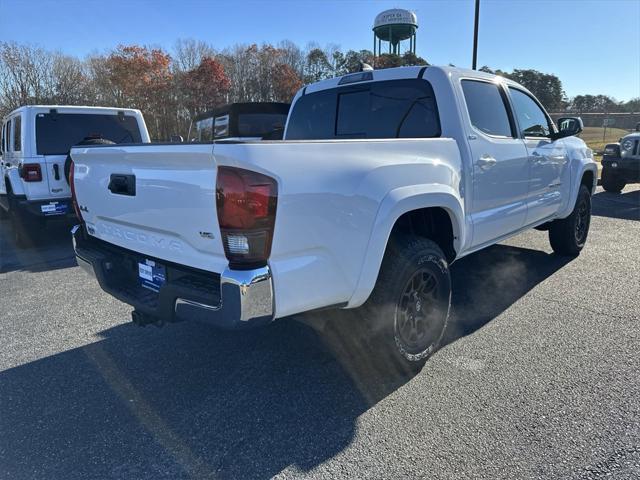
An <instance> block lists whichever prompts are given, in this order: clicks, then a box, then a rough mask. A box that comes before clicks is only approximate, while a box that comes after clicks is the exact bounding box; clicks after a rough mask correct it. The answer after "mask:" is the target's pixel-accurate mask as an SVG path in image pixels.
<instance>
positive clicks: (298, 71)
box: [0, 39, 640, 140]
mask: <svg viewBox="0 0 640 480" xmlns="http://www.w3.org/2000/svg"><path fill="white" fill-rule="evenodd" d="M363 63H367V64H370V65H373V66H375V68H376V69H380V68H391V67H398V66H406V65H428V62H427V61H426V60H425V59H423V58H420V57H418V56H416V55H414V54H411V53H407V54H405V55H402V56H399V55H393V54H383V55H381V56H379V57H378V58H376V59H375V61H374V58H373V53H372V52H371V51H369V50H359V51H355V50H348V51H342V50H340V48H338V47H337V46H335V45H329V46H326V47H320V46H319V45H317V44H309V45H307V46H306V47H305V48H301V47H299V46H298V45H296V44H294V43H293V42H290V41H287V40H285V41H282V42H280V43H278V44H277V45H271V44H263V45H255V44H252V45H235V46H233V47H228V48H225V49H222V50H217V49H216V48H214V47H213V46H211V45H209V44H208V43H206V42H203V41H199V40H193V39H186V40H184V39H183V40H178V41H177V42H176V43H175V45H174V46H173V48H172V49H171V51H166V50H163V49H162V48H157V47H149V46H140V45H119V46H117V47H115V48H113V49H111V50H108V51H106V52H103V53H96V54H92V55H88V56H86V57H85V58H77V57H74V56H71V55H66V54H64V53H62V52H57V51H49V50H46V49H44V48H42V47H39V46H33V45H23V44H17V43H14V42H0V116H3V115H5V114H7V113H8V112H9V111H11V110H13V109H14V108H17V107H19V106H22V105H29V104H59V105H64V104H67V105H104V106H115V107H121V108H138V109H140V110H141V111H142V112H143V114H144V116H145V119H146V122H147V126H148V128H149V131H150V134H151V137H152V138H153V139H154V140H166V139H168V138H169V137H170V136H171V135H172V134H181V135H183V136H184V135H186V133H187V131H188V128H189V124H190V122H191V119H192V118H193V117H194V116H195V115H198V114H200V113H202V112H205V111H207V110H211V109H212V108H215V107H216V106H219V105H221V104H224V103H230V102H261V101H267V102H268V101H275V102H290V101H291V99H292V98H293V95H294V94H295V93H296V91H297V90H298V89H299V88H300V87H301V86H302V85H304V84H307V83H311V82H316V81H319V80H323V79H326V78H331V77H334V76H339V75H344V74H346V73H350V72H354V71H358V70H359V69H360V68H361V65H362V64H363ZM483 70H484V71H491V69H489V68H488V67H483ZM495 73H498V74H501V75H504V76H506V77H509V78H513V79H514V80H516V81H518V82H519V83H522V84H523V85H524V86H525V87H527V88H529V89H530V90H531V91H532V92H533V93H534V94H535V95H536V96H537V97H538V98H539V99H540V101H541V102H542V103H543V104H544V105H545V106H546V107H547V108H548V109H549V110H551V111H557V110H559V109H561V110H575V111H578V112H589V111H604V109H608V110H607V111H628V109H631V110H634V111H638V110H640V106H639V105H638V103H640V99H635V100H632V101H630V102H626V103H621V102H616V101H615V100H614V99H612V98H611V97H607V96H605V95H596V96H592V95H581V96H578V97H575V98H573V99H567V98H566V95H565V94H564V91H563V90H562V83H561V82H560V80H559V79H558V78H557V77H556V76H555V75H550V74H544V73H541V72H537V71H535V70H514V71H513V72H502V71H500V70H496V71H495ZM634 102H635V103H634Z"/></svg>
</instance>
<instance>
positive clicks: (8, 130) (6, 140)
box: [4, 120, 11, 152]
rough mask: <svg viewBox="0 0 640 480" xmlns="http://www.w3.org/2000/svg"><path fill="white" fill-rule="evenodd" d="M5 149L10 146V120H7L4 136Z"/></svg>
mask: <svg viewBox="0 0 640 480" xmlns="http://www.w3.org/2000/svg"><path fill="white" fill-rule="evenodd" d="M4 146H5V151H7V152H8V151H9V150H10V147H11V120H8V121H7V130H6V136H5V138H4Z"/></svg>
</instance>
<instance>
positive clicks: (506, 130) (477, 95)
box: [462, 80, 513, 137]
mask: <svg viewBox="0 0 640 480" xmlns="http://www.w3.org/2000/svg"><path fill="white" fill-rule="evenodd" d="M462 91H463V92H464V100H465V102H466V104H467V111H468V112H469V118H470V119H471V124H472V125H473V126H474V127H476V128H477V129H478V130H480V131H482V132H484V133H487V134H489V135H497V136H502V137H511V136H513V132H512V131H511V123H510V122H509V115H508V114H507V107H506V105H505V102H504V98H503V97H502V95H501V93H500V90H499V87H498V86H497V85H495V84H493V83H487V82H477V81H474V80H463V81H462Z"/></svg>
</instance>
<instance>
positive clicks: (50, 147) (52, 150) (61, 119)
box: [36, 113, 142, 155]
mask: <svg viewBox="0 0 640 480" xmlns="http://www.w3.org/2000/svg"><path fill="white" fill-rule="evenodd" d="M85 137H102V138H104V139H106V140H111V141H112V142H114V143H140V142H141V141H142V139H141V137H140V131H139V130H138V122H137V121H136V118H135V117H132V116H127V115H125V116H124V117H121V116H118V115H97V114H81V113H39V114H38V115H37V117H36V146H37V149H38V155H63V154H66V153H67V152H68V151H69V149H70V148H71V147H72V146H74V145H76V144H78V143H79V142H80V141H82V140H83V139H84V138H85Z"/></svg>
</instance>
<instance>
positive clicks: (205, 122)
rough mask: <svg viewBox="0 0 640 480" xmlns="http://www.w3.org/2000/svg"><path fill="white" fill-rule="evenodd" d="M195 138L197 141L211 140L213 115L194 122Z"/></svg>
mask: <svg viewBox="0 0 640 480" xmlns="http://www.w3.org/2000/svg"><path fill="white" fill-rule="evenodd" d="M196 138H197V140H198V141H199V142H210V141H212V140H213V117H209V118H204V119H202V120H198V121H197V122H196Z"/></svg>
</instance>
